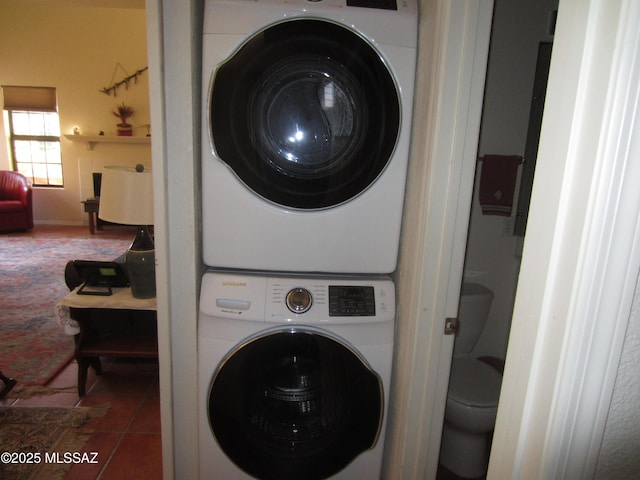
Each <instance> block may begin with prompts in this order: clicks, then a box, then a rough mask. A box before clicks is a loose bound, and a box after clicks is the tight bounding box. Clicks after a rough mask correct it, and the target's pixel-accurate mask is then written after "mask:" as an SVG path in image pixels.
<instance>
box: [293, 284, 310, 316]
mask: <svg viewBox="0 0 640 480" xmlns="http://www.w3.org/2000/svg"><path fill="white" fill-rule="evenodd" d="M312 300H313V297H312V296H311V292H309V290H307V289H306V288H294V289H292V290H289V293H287V308H288V309H289V310H291V311H292V312H293V313H304V312H306V311H307V310H309V309H310V308H311V303H312Z"/></svg>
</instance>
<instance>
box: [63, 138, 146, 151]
mask: <svg viewBox="0 0 640 480" xmlns="http://www.w3.org/2000/svg"><path fill="white" fill-rule="evenodd" d="M64 138H66V139H67V140H70V141H72V142H82V143H86V144H87V150H93V149H94V148H95V146H96V144H97V143H119V144H124V145H150V144H151V137H114V136H110V135H65V136H64Z"/></svg>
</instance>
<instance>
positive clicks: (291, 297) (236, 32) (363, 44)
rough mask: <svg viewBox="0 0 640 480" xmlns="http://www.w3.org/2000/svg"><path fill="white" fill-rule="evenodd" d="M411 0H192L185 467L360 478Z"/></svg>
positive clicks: (411, 26)
mask: <svg viewBox="0 0 640 480" xmlns="http://www.w3.org/2000/svg"><path fill="white" fill-rule="evenodd" d="M416 3H417V2H416V1H415V0H315V1H309V0H206V3H205V14H204V25H203V118H202V126H203V131H202V137H203V148H202V201H203V204H202V234H203V238H202V240H203V242H202V244H203V258H204V263H205V264H206V265H207V267H208V270H207V272H206V273H205V275H204V278H203V281H202V288H201V298H200V315H199V321H198V382H199V391H198V398H199V412H198V416H199V457H200V478H202V479H217V478H220V479H225V480H233V479H238V480H240V479H243V480H245V479H251V478H261V479H279V480H286V479H301V478H304V479H305V480H309V479H325V478H330V479H363V478H366V479H371V480H373V479H376V478H379V476H380V469H381V464H382V455H383V450H384V438H385V427H386V420H387V408H388V398H389V385H390V378H391V366H392V358H393V341H394V328H395V325H394V324H395V287H394V284H393V282H392V281H391V279H390V278H389V277H388V275H389V274H390V273H391V272H393V271H394V270H395V268H396V259H397V255H398V244H399V236H400V224H401V219H402V209H403V200H404V191H405V178H406V169H407V161H408V154H409V137H410V131H411V115H412V103H413V89H414V76H415V61H416V44H417V25H418V12H417V4H416Z"/></svg>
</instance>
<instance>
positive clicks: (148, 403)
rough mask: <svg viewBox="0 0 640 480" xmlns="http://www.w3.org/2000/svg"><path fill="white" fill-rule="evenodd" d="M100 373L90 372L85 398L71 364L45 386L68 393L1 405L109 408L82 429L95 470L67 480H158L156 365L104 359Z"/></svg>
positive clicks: (76, 469) (78, 470)
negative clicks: (93, 455) (87, 431)
mask: <svg viewBox="0 0 640 480" xmlns="http://www.w3.org/2000/svg"><path fill="white" fill-rule="evenodd" d="M102 366H103V373H102V375H101V376H99V377H98V376H96V375H95V373H94V372H93V370H92V369H89V376H88V379H87V394H86V395H85V396H84V397H82V398H79V397H78V394H77V390H76V387H77V372H78V366H77V364H76V363H75V361H73V362H71V363H70V364H69V365H68V366H67V367H66V368H65V369H64V370H63V371H62V372H60V374H59V375H58V376H57V377H55V378H54V379H53V380H52V381H51V382H50V383H49V384H48V385H47V386H48V387H54V388H63V389H65V390H67V391H65V392H61V393H55V394H53V395H45V396H40V397H32V398H29V399H17V400H7V399H4V400H2V404H3V405H14V406H19V407H35V406H38V407H53V406H59V407H74V406H85V407H88V406H95V405H103V404H105V403H108V404H110V405H111V407H110V408H109V410H108V412H107V414H106V415H105V416H104V417H102V418H97V419H95V420H92V421H90V422H88V423H85V424H84V425H83V426H82V427H80V428H81V429H90V430H91V433H90V436H89V439H88V441H87V443H86V445H85V446H84V448H83V452H98V457H97V458H98V463H97V464H78V465H73V466H72V467H71V469H70V470H69V471H68V472H67V474H66V476H65V477H64V478H65V479H77V480H93V479H95V480H109V479H118V480H122V479H136V480H152V479H153V480H161V479H162V444H161V435H160V392H159V387H158V364H157V362H153V361H147V360H123V359H113V360H110V359H102Z"/></svg>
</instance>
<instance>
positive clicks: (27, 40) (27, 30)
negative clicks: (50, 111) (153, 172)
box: [0, 0, 151, 224]
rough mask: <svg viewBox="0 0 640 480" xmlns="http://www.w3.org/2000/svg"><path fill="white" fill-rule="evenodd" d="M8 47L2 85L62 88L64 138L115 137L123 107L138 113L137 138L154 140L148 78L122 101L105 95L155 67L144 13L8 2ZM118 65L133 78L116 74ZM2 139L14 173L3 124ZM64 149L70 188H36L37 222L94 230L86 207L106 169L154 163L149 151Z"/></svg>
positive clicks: (0, 29) (0, 33)
mask: <svg viewBox="0 0 640 480" xmlns="http://www.w3.org/2000/svg"><path fill="white" fill-rule="evenodd" d="M63 3H64V2H63ZM66 4H67V5H68V2H67V3H66ZM0 45H2V47H1V48H0V84H2V85H31V86H52V87H56V91H57V96H58V112H59V114H60V127H61V133H62V134H63V135H64V134H70V133H72V131H73V128H74V127H75V126H78V127H79V128H80V131H81V133H82V134H86V135H97V134H98V132H99V131H101V130H102V131H104V133H105V134H106V135H115V129H116V124H117V123H118V121H119V120H118V119H117V118H116V117H115V116H114V115H112V113H111V112H112V111H113V109H114V108H115V107H116V106H117V105H119V104H120V103H122V102H123V101H124V102H125V103H126V104H127V105H130V106H132V107H133V108H134V110H135V114H134V116H133V117H132V118H131V121H130V123H132V124H133V125H134V127H136V126H138V127H140V128H136V129H135V131H134V134H135V135H136V136H145V135H146V134H147V130H146V128H144V127H141V126H142V125H145V124H149V123H150V121H149V88H148V73H143V74H141V75H140V76H139V79H138V82H137V83H136V84H135V85H134V84H132V85H131V86H130V87H129V89H126V88H124V87H122V88H120V89H119V90H118V92H117V97H116V98H114V97H113V96H107V95H105V94H103V93H100V92H99V90H101V89H102V88H104V87H107V86H109V85H110V84H111V82H112V80H113V81H115V82H117V81H119V80H121V79H123V78H124V77H126V76H127V75H126V73H128V74H129V75H131V74H133V73H134V72H135V71H136V70H138V69H141V68H144V67H146V66H147V48H146V22H145V12H144V10H143V9H118V8H86V7H71V6H60V4H57V5H56V6H53V5H51V3H50V2H49V3H48V4H37V3H33V2H30V3H22V2H20V3H19V2H13V1H10V0H0ZM118 63H119V64H120V65H122V67H123V68H124V69H125V70H126V73H125V72H123V70H122V69H120V68H118V69H117V70H116V66H117V65H118ZM0 137H1V138H2V139H3V142H2V143H1V144H0V168H2V169H10V165H11V160H10V156H9V148H8V145H7V143H6V129H5V127H4V125H3V122H0ZM61 148H62V161H63V172H64V176H65V186H64V188H63V189H54V188H35V189H34V195H33V196H34V220H35V222H36V223H58V224H80V223H86V222H87V219H88V217H87V215H86V214H84V213H83V209H82V205H81V203H80V202H81V200H84V199H85V198H88V197H91V196H93V186H92V175H91V173H92V172H94V171H100V169H101V168H102V166H103V165H105V164H134V163H143V164H145V165H147V166H148V165H150V163H151V149H150V148H149V146H146V145H133V146H122V145H113V144H99V145H97V146H96V147H95V149H94V150H93V151H89V150H87V148H86V146H85V145H84V144H80V143H72V142H70V141H68V140H66V139H64V138H62V140H61Z"/></svg>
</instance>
